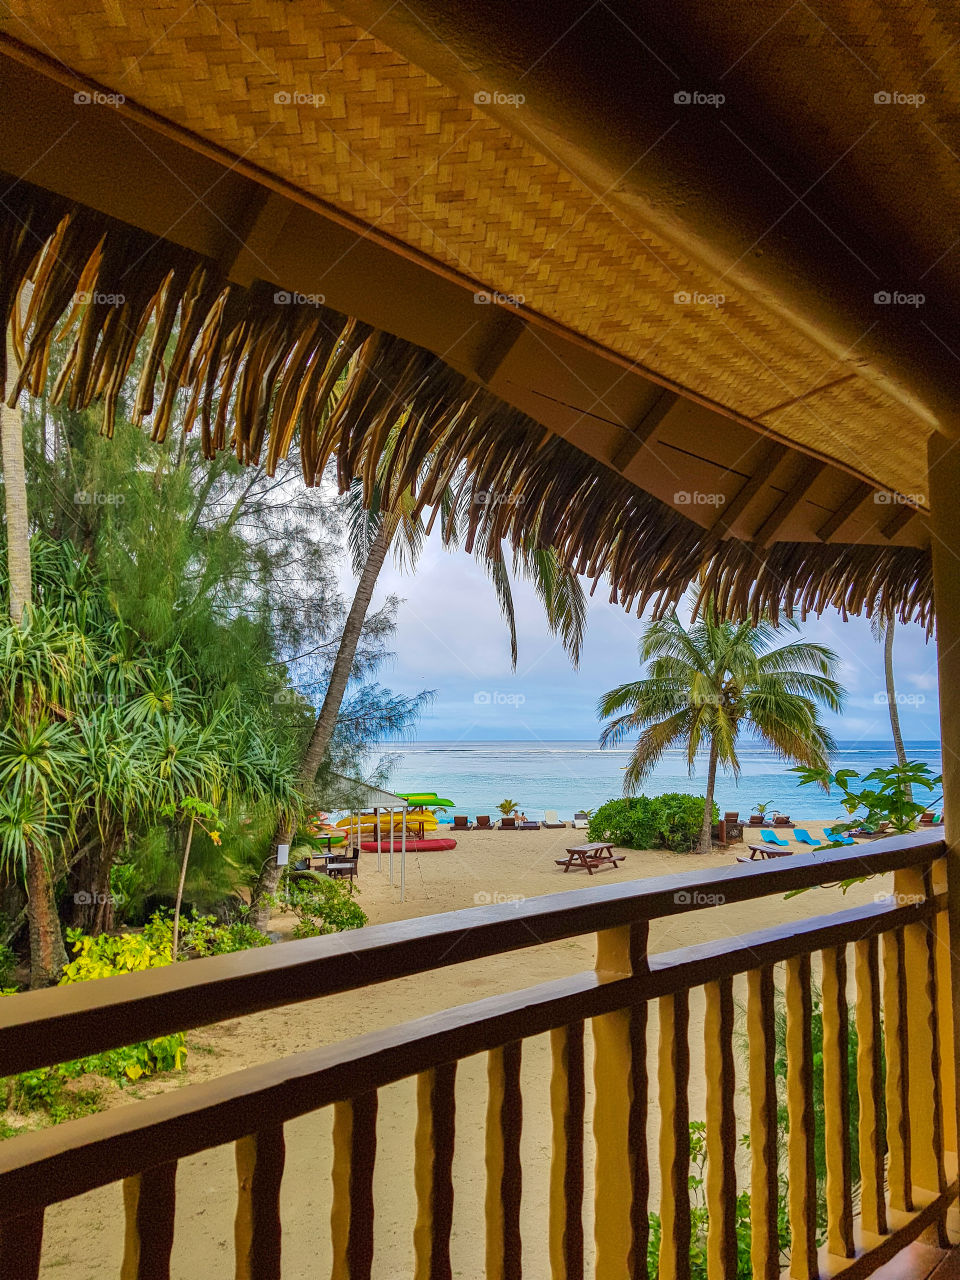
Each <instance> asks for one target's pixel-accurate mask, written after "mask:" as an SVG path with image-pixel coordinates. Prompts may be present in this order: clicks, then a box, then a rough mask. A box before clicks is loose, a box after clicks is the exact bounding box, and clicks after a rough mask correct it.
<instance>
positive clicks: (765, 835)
mask: <svg viewBox="0 0 960 1280" xmlns="http://www.w3.org/2000/svg"><path fill="white" fill-rule="evenodd" d="M760 836H761V839H763V840H764V841H765V843H766V844H779V845H782V846H783V847H784V848H785V849H786V848H787V847H788V846H789V844H790V841H789V840H781V839H780V837H779V836H778V835H777V833H776V832H775V831H773V830H771V829H769V828H764V829H763V830H762V831H761V832H760Z"/></svg>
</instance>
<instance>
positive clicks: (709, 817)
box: [697, 739, 717, 853]
mask: <svg viewBox="0 0 960 1280" xmlns="http://www.w3.org/2000/svg"><path fill="white" fill-rule="evenodd" d="M716 781H717V743H716V740H715V739H712V740H711V742H710V760H709V763H708V764H707V791H706V795H705V797H704V805H703V827H702V828H701V830H700V847H699V849H697V853H710V852H711V850H712V849H713V839H712V837H711V834H710V833H711V830H712V828H713V788H714V785H715V784H716Z"/></svg>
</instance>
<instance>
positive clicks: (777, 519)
mask: <svg viewBox="0 0 960 1280" xmlns="http://www.w3.org/2000/svg"><path fill="white" fill-rule="evenodd" d="M826 465H827V464H826V463H825V462H821V461H820V460H819V459H817V458H806V459H804V461H803V464H802V466H801V468H800V474H799V475H798V476H797V477H796V479H795V480H794V482H793V483H792V484H791V486H790V491H789V492H788V493H787V494H786V495H785V496H784V497H783V498H782V499H781V500H780V501H779V502H778V503H777V505H776V506H775V507H774V509H773V510H772V511H771V512H770V514H769V515H768V516H767V518H766V520H764V522H763V524H762V525H761V526H760V528H759V529H758V530H757V532H756V533H755V534H754V541H755V542H759V543H760V544H761V545H762V546H764V547H769V546H772V545H773V543H774V542H776V541H777V538H778V537H779V535H780V533H781V532H782V531H783V530H784V529H785V528H786V526H787V524H788V523H789V521H790V517H791V516H792V515H793V513H794V512H795V511H796V509H797V507H799V505H800V503H801V502H804V501H805V500H806V497H807V494H808V493H809V492H810V490H811V489H812V488H813V486H814V485H815V484H816V482H817V481H818V480H819V479H820V477H821V476H822V475H823V472H824V471H825V469H826Z"/></svg>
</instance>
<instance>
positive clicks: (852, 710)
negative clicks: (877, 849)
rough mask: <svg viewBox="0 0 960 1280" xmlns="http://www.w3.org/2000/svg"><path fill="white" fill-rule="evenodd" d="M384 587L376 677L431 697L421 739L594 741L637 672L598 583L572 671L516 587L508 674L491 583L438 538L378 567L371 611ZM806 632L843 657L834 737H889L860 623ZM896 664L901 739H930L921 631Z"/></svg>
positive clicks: (932, 674)
mask: <svg viewBox="0 0 960 1280" xmlns="http://www.w3.org/2000/svg"><path fill="white" fill-rule="evenodd" d="M389 592H394V593H396V594H397V595H399V596H400V597H402V598H403V604H402V605H401V607H400V612H399V619H398V621H399V626H398V630H397V634H396V636H395V637H394V644H393V649H394V651H395V654H396V657H395V660H394V661H393V662H392V663H390V664H388V666H387V667H386V668H385V670H384V672H383V675H382V679H383V682H384V683H385V684H387V685H389V686H390V687H391V688H392V689H394V690H396V691H397V692H402V693H415V692H417V691H418V690H420V689H425V688H431V689H435V690H436V691H437V699H436V702H435V703H434V705H433V706H432V707H431V708H430V709H429V710H428V711H427V712H426V713H425V714H424V716H423V717H422V719H421V721H420V724H419V728H418V730H417V733H416V737H417V739H418V740H419V741H421V742H426V741H434V740H453V741H491V740H494V741H495V740H499V739H511V740H514V739H523V740H538V739H539V740H543V741H556V740H563V739H596V737H597V735H598V721H597V717H596V713H595V707H596V703H597V699H598V698H599V696H600V695H601V694H602V693H603V692H604V691H605V690H607V689H609V688H612V687H613V686H614V685H617V684H621V683H623V682H624V681H626V680H630V679H633V678H635V677H636V676H637V675H638V674H639V672H640V666H639V662H638V659H637V640H638V637H639V634H640V631H641V629H642V626H643V623H642V621H641V620H640V619H638V618H637V617H636V616H634V615H629V614H627V613H625V612H624V611H623V610H622V609H621V608H620V607H619V606H618V605H611V604H610V603H609V602H608V601H607V599H606V597H605V596H604V595H603V594H602V593H601V591H600V589H599V588H598V591H597V594H596V595H595V596H594V597H593V599H592V601H591V604H590V613H589V622H588V627H587V638H586V645H585V649H584V653H583V657H582V660H581V663H580V669H579V670H578V671H575V670H574V669H573V668H572V667H571V665H570V662H569V660H568V659H567V657H566V655H565V654H564V652H563V649H562V648H561V646H560V645H559V643H558V642H557V641H556V640H555V639H554V638H553V636H551V635H550V633H549V631H548V629H547V627H546V624H545V622H544V620H543V613H542V610H541V607H540V604H539V602H538V601H537V599H536V596H535V594H534V592H533V590H532V589H531V588H529V587H528V586H526V585H525V584H522V583H521V584H517V585H516V588H515V598H516V605H517V621H518V634H519V644H520V656H519V661H518V664H517V670H516V672H514V671H512V670H511V666H510V647H509V639H508V635H507V630H506V626H505V624H504V622H503V619H502V618H501V616H500V612H499V609H498V607H497V601H496V597H495V595H494V592H493V588H492V587H491V585H490V583H489V581H488V580H487V578H486V577H485V575H484V573H483V571H482V570H481V569H480V567H479V565H478V564H477V563H476V561H475V560H474V559H473V558H472V557H471V556H467V555H465V554H463V553H449V552H445V551H444V550H443V549H442V548H441V547H440V546H439V543H438V540H437V539H436V538H435V537H433V538H431V539H430V541H429V543H428V545H427V547H426V548H425V550H424V553H423V555H422V557H421V559H420V562H419V565H418V567H417V570H416V572H415V573H413V574H411V573H409V572H404V573H401V572H399V571H398V570H397V568H396V566H395V565H394V564H392V563H388V564H387V565H386V566H385V567H384V569H383V572H382V573H381V576H380V582H379V584H378V590H377V594H376V596H375V598H374V607H376V605H377V604H378V603H381V602H382V600H383V598H384V596H385V595H387V594H388V593H389ZM803 631H804V634H805V635H807V636H808V637H809V638H810V639H814V640H817V641H819V642H820V643H822V644H826V645H829V646H830V647H831V648H832V649H834V650H835V652H836V653H837V654H838V655H839V657H840V659H841V662H842V671H841V675H840V679H841V682H842V683H843V684H844V685H845V687H846V688H847V690H848V697H847V703H846V710H845V712H844V714H843V716H842V717H841V718H836V717H832V716H827V717H826V719H827V721H828V723H829V724H830V727H831V730H832V732H833V734H834V736H835V737H836V738H838V739H841V740H853V741H856V740H872V741H878V740H879V741H887V740H889V737H890V730H889V720H888V718H887V709H886V706H885V705H884V704H883V702H882V701H879V702H878V700H877V699H878V697H879V698H880V699H883V697H884V683H883V663H882V654H881V650H880V647H879V645H877V644H876V643H875V642H874V640H873V638H872V636H871V635H870V628H869V625H868V623H867V622H866V620H864V619H860V618H856V619H850V620H849V621H847V622H844V621H843V620H842V619H841V617H840V616H839V614H837V613H833V612H831V613H829V614H825V615H824V616H823V617H822V618H819V619H816V618H812V619H809V620H808V621H807V622H806V623H805V624H804V626H803ZM895 663H896V675H897V686H898V693H899V694H900V695H901V698H902V699H903V700H902V703H901V707H900V716H901V722H902V725H903V733H904V737H905V738H906V739H907V740H909V739H916V740H930V739H939V737H940V730H939V724H938V719H937V715H938V708H937V684H936V677H937V672H936V647H935V645H934V644H933V643H932V642H931V643H929V644H928V643H927V642H926V637H925V635H924V632H923V630H922V628H921V627H919V626H916V625H911V626H909V627H901V628H898V632H897V640H896V649H895Z"/></svg>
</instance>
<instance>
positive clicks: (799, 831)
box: [793, 827, 820, 849]
mask: <svg viewBox="0 0 960 1280" xmlns="http://www.w3.org/2000/svg"><path fill="white" fill-rule="evenodd" d="M793 834H794V835H795V836H796V838H797V840H798V842H799V843H800V844H808V845H809V846H810V848H811V849H819V848H820V841H819V840H814V838H813V836H812V835H811V834H810V832H809V831H807V830H806V829H805V828H804V827H795V828H794V831H793Z"/></svg>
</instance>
